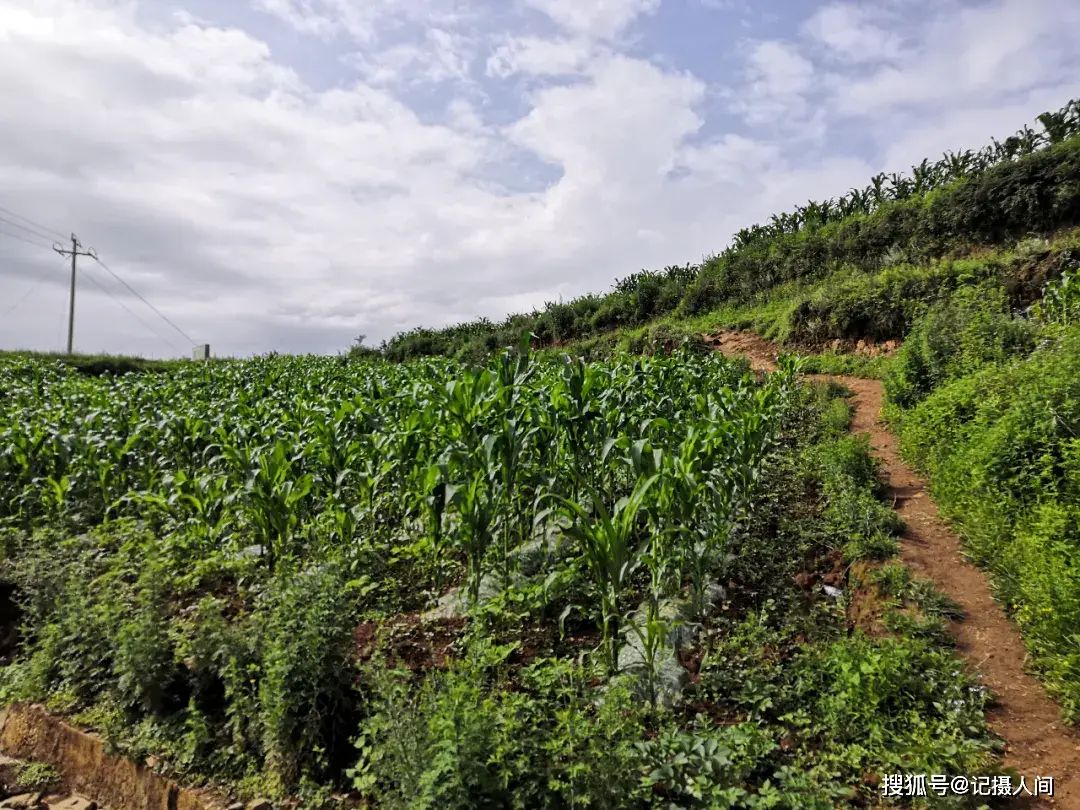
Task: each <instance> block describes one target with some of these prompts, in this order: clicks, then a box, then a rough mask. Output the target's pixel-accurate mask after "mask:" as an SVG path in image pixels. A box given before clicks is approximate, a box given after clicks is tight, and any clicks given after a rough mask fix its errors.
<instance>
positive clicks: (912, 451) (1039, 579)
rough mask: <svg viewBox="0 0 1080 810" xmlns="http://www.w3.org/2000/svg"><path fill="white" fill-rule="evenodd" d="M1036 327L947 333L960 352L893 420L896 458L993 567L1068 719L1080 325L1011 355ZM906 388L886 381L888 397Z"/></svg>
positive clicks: (1076, 675)
mask: <svg viewBox="0 0 1080 810" xmlns="http://www.w3.org/2000/svg"><path fill="white" fill-rule="evenodd" d="M985 322H986V321H984V323H985ZM991 322H992V321H991ZM1034 328H1035V327H1034V326H1033V325H1031V324H1026V323H1019V324H1018V325H1017V326H1015V327H1011V328H1010V329H1009V330H1002V331H996V330H991V329H988V328H982V329H971V330H969V331H967V332H966V333H964V334H962V335H961V336H960V339H959V340H957V339H956V338H955V337H954V338H953V340H954V345H958V346H960V347H962V348H961V349H959V350H958V351H955V352H953V353H952V354H951V355H950V354H948V353H942V354H943V356H944V360H943V361H942V363H941V368H944V369H948V372H946V373H942V374H941V375H940V376H939V378H938V379H940V378H942V377H943V378H944V380H943V381H942V382H941V383H940V384H939V385H938V387H937V388H935V389H934V390H933V391H932V392H931V393H929V395H927V396H925V397H924V398H923V399H921V401H918V404H917V405H915V406H914V407H911V408H908V409H907V410H904V411H901V412H899V414H898V415H899V419H900V424H901V428H902V438H903V448H904V451H905V453H906V454H907V455H908V456H909V457H910V458H911V459H912V460H913V461H914V462H915V463H916V465H917V466H918V467H919V468H920V469H922V470H923V471H925V472H927V473H928V474H929V476H930V479H931V484H932V490H933V494H934V497H935V499H936V500H937V502H938V503H939V505H940V506H941V507H942V509H943V510H944V511H945V513H946V514H947V515H948V516H949V517H950V518H952V519H954V520H955V521H957V524H958V525H959V527H960V528H961V530H962V531H963V533H964V534H965V535H966V537H967V539H968V545H969V548H970V550H971V552H972V554H973V555H974V556H975V558H976V559H977V560H979V561H980V562H982V563H983V564H985V565H987V566H989V567H990V568H991V570H992V571H993V573H994V574H995V585H996V588H997V592H998V596H999V598H1000V599H1001V600H1002V602H1003V603H1004V604H1005V605H1006V607H1007V608H1008V609H1009V610H1010V612H1012V613H1013V614H1014V616H1015V618H1016V620H1017V622H1018V623H1019V624H1020V627H1021V629H1022V630H1023V631H1024V633H1025V637H1026V639H1027V641H1028V644H1029V648H1030V649H1031V651H1032V653H1033V656H1034V659H1035V662H1036V664H1037V666H1039V667H1040V668H1041V669H1042V670H1043V671H1044V673H1045V675H1046V678H1047V681H1048V683H1049V685H1050V686H1051V687H1052V688H1053V689H1054V690H1055V691H1056V692H1057V693H1058V694H1059V695H1060V696H1061V699H1062V702H1063V704H1064V706H1065V709H1066V712H1067V713H1068V714H1069V715H1071V716H1074V717H1075V716H1076V713H1077V712H1078V710H1080V670H1078V669H1077V661H1078V659H1077V658H1076V656H1075V653H1074V638H1075V628H1076V627H1078V626H1080V605H1078V604H1077V602H1076V599H1075V593H1076V591H1075V583H1076V582H1077V581H1078V579H1077V577H1078V573H1077V571H1078V570H1080V569H1077V567H1076V563H1075V562H1074V558H1075V555H1074V554H1073V553H1072V548H1073V546H1074V545H1075V542H1076V538H1077V537H1078V536H1080V531H1078V530H1080V524H1078V522H1077V520H1078V515H1080V440H1078V439H1077V436H1078V431H1080V405H1078V403H1080V360H1078V358H1080V332H1077V330H1076V328H1075V327H1071V328H1070V327H1065V328H1063V329H1061V330H1060V331H1059V332H1058V333H1056V334H1055V335H1054V336H1049V337H1046V338H1044V340H1043V342H1042V343H1041V344H1040V345H1039V347H1038V348H1037V349H1035V350H1034V351H1029V350H1028V347H1029V346H1030V345H1031V342H1032V341H1031V340H1030V338H1029V339H1028V340H1025V341H1024V342H1023V343H1021V344H1020V345H1021V346H1022V347H1023V348H1022V349H1021V350H1019V351H1016V350H1013V351H1012V352H1011V353H1010V351H1009V349H1008V348H1007V347H1009V346H1010V345H1011V346H1016V343H1015V342H1010V341H1011V338H1010V337H1009V335H1010V334H1011V335H1015V334H1021V335H1030V334H1032V330H1033V329H1034ZM954 335H955V333H954ZM984 357H985V358H988V360H986V361H983V360H982V358H984ZM957 358H966V359H961V360H957ZM971 358H974V359H971ZM907 390H909V389H908V388H905V387H894V388H892V389H890V396H893V395H894V392H899V393H904V392H906V391H907ZM909 402H911V399H901V403H909ZM897 404H900V403H897Z"/></svg>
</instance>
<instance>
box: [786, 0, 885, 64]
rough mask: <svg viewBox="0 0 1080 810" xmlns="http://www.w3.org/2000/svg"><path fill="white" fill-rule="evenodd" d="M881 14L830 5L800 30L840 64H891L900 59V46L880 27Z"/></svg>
mask: <svg viewBox="0 0 1080 810" xmlns="http://www.w3.org/2000/svg"><path fill="white" fill-rule="evenodd" d="M883 10H884V9H883V7H882V6H865V5H857V4H854V3H829V4H828V5H826V6H822V7H821V8H819V9H818V10H817V11H816V12H815V13H814V14H813V16H811V17H810V19H809V20H807V21H806V23H805V24H804V25H803V30H804V32H805V33H806V34H807V35H808V36H809V37H811V38H812V39H814V40H816V41H817V42H819V43H821V44H822V45H823V46H824V47H825V48H826V49H828V51H829V52H830V53H831V54H832V55H833V56H836V57H837V58H838V59H840V60H842V61H845V62H851V63H866V62H884V61H890V60H892V59H895V58H897V57H898V56H900V54H901V52H902V42H901V38H900V36H899V34H897V33H896V32H895V31H890V30H888V29H887V28H886V27H884V26H883V25H881V24H879V21H882V18H883V17H885V14H883ZM885 19H887V17H885Z"/></svg>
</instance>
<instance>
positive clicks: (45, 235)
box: [0, 217, 53, 240]
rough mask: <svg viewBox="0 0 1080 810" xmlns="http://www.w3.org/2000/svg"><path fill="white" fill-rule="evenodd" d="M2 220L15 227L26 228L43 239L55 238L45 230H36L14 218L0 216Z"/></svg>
mask: <svg viewBox="0 0 1080 810" xmlns="http://www.w3.org/2000/svg"><path fill="white" fill-rule="evenodd" d="M0 222H4V223H6V224H8V225H10V226H11V227H13V228H19V229H21V230H24V231H26V232H27V233H32V234H33V235H34V236H38V237H41V238H42V239H49V240H51V239H52V238H53V237H52V236H49V234H47V233H45V232H44V231H39V230H36V229H34V228H31V227H30V226H29V225H22V224H20V223H18V222H16V221H15V220H13V219H7V218H6V217H0Z"/></svg>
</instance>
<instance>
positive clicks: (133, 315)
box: [83, 273, 184, 354]
mask: <svg viewBox="0 0 1080 810" xmlns="http://www.w3.org/2000/svg"><path fill="white" fill-rule="evenodd" d="M83 276H84V277H86V278H88V279H90V281H92V282H93V283H94V286H96V287H97V288H98V289H99V290H101V291H102V292H103V293H105V294H106V295H107V296H109V298H111V299H112V300H113V301H115V302H116V303H118V304H119V305H120V306H122V307H123V308H124V311H125V312H127V314H128V315H130V316H131V317H132V318H134V319H135V320H137V321H138V322H139V323H141V324H142V325H143V326H145V327H146V328H147V330H149V332H150V333H151V334H153V335H154V337H156V338H158V339H159V340H164V341H165V342H166V343H168V344H169V345H170V346H171V347H172V349H173V351H175V352H178V353H179V354H183V353H184V350H183V349H181V348H179V347H178V346H177V345H176V344H175V343H173V342H172V341H171V340H169V339H168V338H167V337H165V336H164V335H162V334H160V333H159V332H158V331H157V330H156V329H154V328H153V327H152V326H150V324H148V323H147V322H146V321H144V320H143V319H142V318H140V317H139V316H138V315H136V314H135V313H134V312H132V311H131V310H130V309H128V306H127V304H125V303H124V302H123V301H121V300H120V299H119V298H117V297H116V296H115V295H113V294H112V293H111V292H110V291H109V290H108V289H106V288H105V286H104V285H102V284H101V282H100V281H98V280H97V279H96V278H94V277H93V276H92V275H90V274H89V273H83Z"/></svg>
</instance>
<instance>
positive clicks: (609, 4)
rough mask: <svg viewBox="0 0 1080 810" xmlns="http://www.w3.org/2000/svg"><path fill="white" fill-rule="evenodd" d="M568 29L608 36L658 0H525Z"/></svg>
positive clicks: (653, 8) (650, 9) (593, 36)
mask: <svg viewBox="0 0 1080 810" xmlns="http://www.w3.org/2000/svg"><path fill="white" fill-rule="evenodd" d="M525 2H526V3H527V4H528V5H529V6H532V7H533V8H535V9H537V10H538V11H542V12H544V13H545V14H547V15H548V16H549V17H551V19H552V20H554V21H555V22H556V23H558V24H559V25H561V26H562V27H563V28H565V29H567V30H568V31H572V32H573V33H575V34H579V35H581V36H585V37H588V38H591V39H610V38H612V37H615V36H617V35H619V34H620V33H622V32H623V30H625V29H626V28H627V26H629V25H630V24H631V23H632V22H634V20H636V19H637V18H638V17H640V16H642V15H644V14H651V13H653V12H655V11H656V10H657V9H658V8H659V7H660V0H589V1H588V2H583V0H525Z"/></svg>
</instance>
